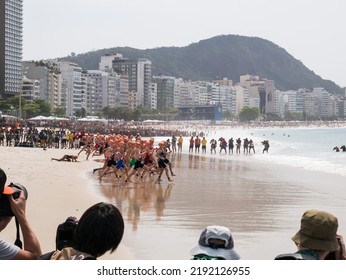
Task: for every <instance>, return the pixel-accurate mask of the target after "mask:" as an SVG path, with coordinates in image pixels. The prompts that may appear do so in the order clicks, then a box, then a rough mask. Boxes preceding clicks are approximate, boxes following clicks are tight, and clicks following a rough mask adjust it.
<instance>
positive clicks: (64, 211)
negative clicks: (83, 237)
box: [0, 147, 131, 259]
mask: <svg viewBox="0 0 346 280" xmlns="http://www.w3.org/2000/svg"><path fill="white" fill-rule="evenodd" d="M77 153H78V151H76V150H61V149H48V150H46V151H44V150H43V149H40V148H21V147H0V160H1V162H2V163H1V168H2V169H3V170H4V171H5V172H6V174H7V183H10V182H13V183H20V184H22V185H23V186H25V187H26V189H27V190H28V202H27V215H28V217H29V221H30V223H31V225H32V227H33V229H34V230H35V232H36V234H37V236H38V238H39V240H40V242H41V247H42V251H43V252H48V251H51V250H54V249H55V236H56V229H57V226H58V225H59V224H60V223H62V222H64V221H65V220H66V218H67V217H69V216H76V217H77V218H80V216H81V215H82V214H83V212H84V211H85V210H86V209H87V208H88V207H89V206H91V205H93V204H95V203H97V202H99V201H105V198H104V197H103V196H102V195H101V194H100V192H99V187H98V185H99V182H98V180H97V177H94V178H93V177H92V176H88V173H89V175H90V174H92V168H94V167H95V165H96V166H98V165H99V163H96V162H94V161H91V160H90V161H86V160H85V156H84V155H83V154H81V155H80V162H77V163H72V162H58V161H51V158H52V157H54V158H61V157H62V156H63V155H64V154H77ZM1 236H2V237H3V238H4V239H6V240H8V241H11V240H13V241H14V240H15V223H14V219H13V221H11V224H10V225H9V226H8V227H7V228H6V230H4V231H3V232H1ZM120 256H121V259H131V257H130V256H128V255H127V250H125V249H123V246H122V245H121V246H120V247H119V248H118V250H117V253H116V254H112V255H111V257H112V258H114V259H116V258H118V257H120ZM104 258H107V256H104Z"/></svg>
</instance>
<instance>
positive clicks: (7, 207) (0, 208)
mask: <svg viewBox="0 0 346 280" xmlns="http://www.w3.org/2000/svg"><path fill="white" fill-rule="evenodd" d="M9 187H11V188H12V189H13V190H14V191H15V192H14V193H13V194H12V197H13V198H14V199H18V197H19V195H20V194H19V192H18V190H19V191H22V192H23V193H24V197H25V199H28V191H27V190H26V188H25V187H24V186H23V185H21V184H18V183H11V184H10V185H9ZM8 196H9V195H1V196H0V217H12V216H14V214H13V212H12V209H11V204H10V200H9V198H8Z"/></svg>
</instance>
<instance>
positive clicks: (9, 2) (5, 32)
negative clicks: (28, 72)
mask: <svg viewBox="0 0 346 280" xmlns="http://www.w3.org/2000/svg"><path fill="white" fill-rule="evenodd" d="M0 12H1V17H0V38H1V40H0V97H1V98H10V97H13V96H14V95H19V93H20V91H21V88H22V46H23V0H6V1H5V0H3V1H0Z"/></svg>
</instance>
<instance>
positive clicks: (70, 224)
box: [55, 216, 78, 250]
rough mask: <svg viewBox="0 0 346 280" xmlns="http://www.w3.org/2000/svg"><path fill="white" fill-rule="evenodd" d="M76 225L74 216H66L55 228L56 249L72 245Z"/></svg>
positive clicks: (76, 221)
mask: <svg viewBox="0 0 346 280" xmlns="http://www.w3.org/2000/svg"><path fill="white" fill-rule="evenodd" d="M77 225H78V219H77V218H76V217H72V216H71V217H68V218H67V219H66V221H65V222H63V223H62V224H60V225H59V226H58V228H57V230H56V238H55V246H56V249H57V250H61V249H63V248H65V247H73V245H74V234H75V231H76V228H77Z"/></svg>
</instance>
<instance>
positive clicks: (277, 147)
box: [184, 127, 346, 176]
mask: <svg viewBox="0 0 346 280" xmlns="http://www.w3.org/2000/svg"><path fill="white" fill-rule="evenodd" d="M206 135H207V136H206V138H207V139H208V142H210V140H211V139H212V138H214V139H219V138H220V137H224V138H225V139H226V140H228V139H229V138H231V137H233V139H237V138H238V137H240V138H241V139H242V140H243V139H244V138H246V137H247V138H248V139H252V140H253V141H254V143H255V150H256V154H252V153H251V154H250V155H248V157H244V154H243V148H241V154H240V155H238V157H231V156H232V155H228V156H230V158H229V159H231V160H242V161H249V160H251V161H262V162H268V163H273V164H280V165H287V166H291V167H298V168H302V169H306V170H311V171H318V172H324V173H330V174H336V175H342V176H346V152H341V151H340V152H335V151H333V148H334V147H335V146H338V147H341V146H342V145H346V128H344V127H343V128H334V127H333V128H331V127H324V128H270V129H243V130H239V129H227V128H226V129H218V130H209V131H207V133H206ZM263 140H269V143H270V148H269V153H268V154H266V153H265V154H263V153H262V150H263V145H262V144H261V142H262V141H263ZM185 142H186V143H185V145H188V144H187V142H188V138H186V141H185ZM208 146H209V145H208ZM184 148H185V149H184V152H188V150H187V147H184ZM234 152H235V148H234ZM209 154H210V151H209V147H207V154H206V156H209ZM213 156H218V157H222V158H223V159H227V157H226V156H225V155H224V154H223V153H222V154H221V155H220V154H216V155H213Z"/></svg>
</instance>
